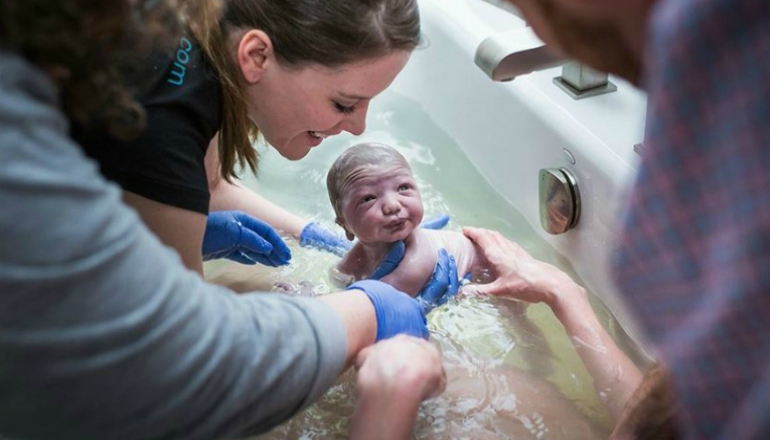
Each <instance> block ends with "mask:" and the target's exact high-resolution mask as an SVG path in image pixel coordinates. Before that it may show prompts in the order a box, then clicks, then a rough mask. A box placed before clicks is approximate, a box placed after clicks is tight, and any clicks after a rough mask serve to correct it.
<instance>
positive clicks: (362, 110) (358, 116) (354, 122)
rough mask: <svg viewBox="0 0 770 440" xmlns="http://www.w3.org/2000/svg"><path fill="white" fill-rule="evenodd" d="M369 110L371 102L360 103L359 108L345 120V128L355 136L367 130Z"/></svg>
mask: <svg viewBox="0 0 770 440" xmlns="http://www.w3.org/2000/svg"><path fill="white" fill-rule="evenodd" d="M368 110H369V103H368V102H367V103H365V104H363V103H359V104H358V108H357V109H356V110H355V111H354V112H353V113H351V114H349V115H347V116H346V117H345V119H344V120H343V124H345V125H344V130H345V131H347V132H348V133H350V134H352V135H354V136H360V135H362V134H363V133H364V130H366V113H367V111H368Z"/></svg>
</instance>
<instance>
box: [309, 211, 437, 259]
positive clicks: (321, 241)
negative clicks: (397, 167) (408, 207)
mask: <svg viewBox="0 0 770 440" xmlns="http://www.w3.org/2000/svg"><path fill="white" fill-rule="evenodd" d="M447 223H449V216H448V215H446V214H439V215H437V216H436V217H433V218H429V219H427V220H424V221H423V222H422V223H420V227H421V228H425V229H441V228H443V227H444V226H446V225H447ZM299 245H300V246H302V247H312V248H316V249H320V250H322V251H326V252H331V253H332V254H334V255H336V256H338V257H342V256H344V255H345V253H346V252H347V251H349V250H350V248H351V247H353V243H352V242H351V241H350V240H348V239H347V238H345V237H344V236H343V235H342V234H339V233H337V232H334V231H331V230H329V228H327V227H326V226H324V225H322V224H321V223H318V222H310V223H308V224H307V225H305V227H304V228H302V232H301V233H300V234H299ZM402 256H403V255H402ZM398 261H401V258H399V259H398ZM396 265H398V264H396ZM394 268H395V266H394ZM390 271H391V272H392V271H393V269H391V270H390Z"/></svg>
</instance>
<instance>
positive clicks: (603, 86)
mask: <svg viewBox="0 0 770 440" xmlns="http://www.w3.org/2000/svg"><path fill="white" fill-rule="evenodd" d="M474 62H475V63H476V65H477V66H479V67H480V68H481V70H483V71H484V73H486V74H487V76H489V77H490V78H492V80H493V81H510V80H512V79H514V78H516V77H517V76H520V75H526V74H528V73H532V72H536V71H538V70H543V69H548V68H551V67H557V66H560V65H563V68H562V74H561V76H558V77H556V78H554V79H553V82H554V84H556V85H557V86H558V87H559V88H561V89H562V90H564V92H565V93H567V94H568V95H569V96H571V97H572V98H574V99H583V98H588V97H591V96H597V95H603V94H605V93H610V92H614V91H616V90H617V87H616V86H615V84H612V83H611V82H610V81H609V75H607V73H605V72H599V71H596V70H594V69H592V68H590V67H588V66H586V65H584V64H580V63H577V62H573V61H569V60H568V59H566V58H564V57H562V56H560V55H559V54H557V53H556V52H554V51H552V50H551V49H549V48H548V46H546V44H545V43H543V42H542V41H541V40H540V39H539V38H538V37H537V35H535V32H534V31H533V30H532V28H530V27H524V28H519V29H514V30H512V31H507V32H501V33H498V34H495V35H492V36H491V37H488V38H487V39H485V40H484V41H482V42H481V44H479V47H477V48H476V55H475V56H474Z"/></svg>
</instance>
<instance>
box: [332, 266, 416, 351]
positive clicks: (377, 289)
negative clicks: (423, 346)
mask: <svg viewBox="0 0 770 440" xmlns="http://www.w3.org/2000/svg"><path fill="white" fill-rule="evenodd" d="M351 289H356V290H361V291H363V292H364V293H365V294H366V296H367V297H369V300H370V301H371V302H372V305H374V313H375V315H376V316H377V341H378V342H379V341H381V340H383V339H388V338H391V337H393V336H396V335H398V334H406V335H410V336H416V337H419V338H423V339H428V337H429V336H430V333H429V332H428V320H427V319H426V318H425V309H424V308H423V306H422V305H421V304H420V303H419V302H417V301H415V300H414V299H413V298H412V297H410V296H409V295H407V294H406V293H404V292H400V291H398V290H396V289H395V288H394V287H393V286H391V285H390V284H386V283H383V282H381V281H374V280H363V281H358V282H355V283H353V284H351V285H350V286H349V287H348V288H347V289H346V290H351Z"/></svg>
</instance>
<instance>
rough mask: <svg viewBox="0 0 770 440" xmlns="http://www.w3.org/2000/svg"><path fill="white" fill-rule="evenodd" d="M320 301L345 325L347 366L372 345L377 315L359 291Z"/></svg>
mask: <svg viewBox="0 0 770 440" xmlns="http://www.w3.org/2000/svg"><path fill="white" fill-rule="evenodd" d="M320 300H321V301H324V302H326V303H327V304H329V305H331V306H332V308H334V309H335V310H336V311H337V313H338V314H339V315H340V318H341V319H342V321H343V324H344V325H345V330H346V333H347V340H348V350H347V362H346V365H347V366H349V365H350V364H351V363H352V360H353V359H355V357H356V355H357V354H358V352H359V351H361V350H363V349H364V348H366V347H368V346H370V345H372V344H374V342H375V339H376V336H377V315H376V314H375V310H374V305H373V304H372V302H371V300H370V299H369V297H368V296H367V295H366V293H364V292H363V291H361V290H358V289H352V290H347V291H344V292H337V293H332V294H329V295H324V296H322V297H321V298H320Z"/></svg>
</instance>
